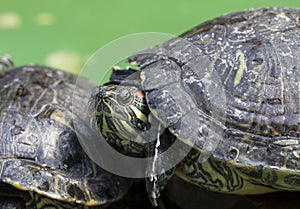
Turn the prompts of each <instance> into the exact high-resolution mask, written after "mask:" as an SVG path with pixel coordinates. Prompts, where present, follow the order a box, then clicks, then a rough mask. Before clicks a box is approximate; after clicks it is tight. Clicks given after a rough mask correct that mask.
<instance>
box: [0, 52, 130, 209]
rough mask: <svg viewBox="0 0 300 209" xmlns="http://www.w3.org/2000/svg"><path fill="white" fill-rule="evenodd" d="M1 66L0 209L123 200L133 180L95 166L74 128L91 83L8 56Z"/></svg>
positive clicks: (97, 205)
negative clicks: (18, 61)
mask: <svg viewBox="0 0 300 209" xmlns="http://www.w3.org/2000/svg"><path fill="white" fill-rule="evenodd" d="M0 64H1V70H0V101H1V104H0V142H1V143H0V185H1V186H0V208H3V209H11V208H22V209H23V208H28V209H39V208H57V209H67V208H72V209H73V208H82V209H83V208H85V209H88V208H91V209H93V208H94V209H97V208H103V207H102V206H104V205H108V204H110V203H112V202H114V201H117V200H118V199H120V198H122V197H123V195H124V194H125V193H126V192H127V191H128V189H129V187H130V185H131V180H130V179H128V178H124V177H120V176H117V175H113V174H111V173H109V172H107V171H105V170H103V169H102V168H101V167H99V166H98V165H97V164H95V163H94V162H93V161H92V160H91V159H90V158H89V157H88V155H87V154H86V152H85V151H84V149H83V148H82V147H81V145H80V141H79V139H78V138H79V135H78V134H77V133H76V130H75V128H74V123H75V122H76V121H77V123H81V122H80V117H81V112H84V111H85V109H84V105H82V104H83V102H84V101H88V100H89V95H90V92H89V91H88V88H87V86H88V85H89V81H88V80H87V79H85V78H81V77H77V76H75V75H73V74H70V73H67V72H64V71H60V70H57V69H54V68H51V67H46V66H43V65H23V66H19V67H14V66H13V62H12V61H11V59H10V58H9V57H8V56H2V57H1V58H0ZM83 84H84V85H83ZM75 86H76V91H75V90H74V89H75ZM82 124H83V125H84V123H82Z"/></svg>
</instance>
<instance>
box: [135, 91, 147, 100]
mask: <svg viewBox="0 0 300 209" xmlns="http://www.w3.org/2000/svg"><path fill="white" fill-rule="evenodd" d="M134 96H137V97H141V98H143V97H145V94H144V92H142V91H139V92H136V93H135V95H134Z"/></svg>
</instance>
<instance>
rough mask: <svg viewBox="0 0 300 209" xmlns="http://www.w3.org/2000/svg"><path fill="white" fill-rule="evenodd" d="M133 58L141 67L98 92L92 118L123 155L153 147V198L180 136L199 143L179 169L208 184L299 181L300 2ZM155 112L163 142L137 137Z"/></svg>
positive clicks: (231, 20) (209, 25)
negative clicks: (161, 129) (169, 152)
mask: <svg viewBox="0 0 300 209" xmlns="http://www.w3.org/2000/svg"><path fill="white" fill-rule="evenodd" d="M128 62H129V63H130V64H132V65H136V66H138V68H139V70H138V71H134V70H131V69H127V70H126V69H124V70H115V71H114V72H113V74H112V76H111V81H110V82H109V83H107V84H106V85H103V86H100V87H97V88H96V90H95V92H94V93H93V96H92V98H93V99H92V101H93V102H92V103H91V112H94V113H95V114H94V116H93V117H92V118H91V124H92V125H93V126H94V128H96V129H98V130H99V132H101V133H102V135H103V137H104V138H105V139H106V140H107V141H108V142H109V143H110V144H111V145H113V146H114V147H115V148H116V149H117V150H119V151H121V152H122V153H123V154H124V153H125V154H128V155H132V156H137V155H138V154H140V156H147V155H148V156H149V155H150V156H153V158H151V159H152V160H151V161H150V166H148V169H147V171H146V173H147V174H148V177H150V178H148V183H147V190H148V192H149V195H150V198H151V199H152V200H153V202H154V204H156V199H157V198H158V197H159V195H160V191H161V190H162V188H163V187H164V186H165V185H166V182H167V180H168V179H169V177H170V176H171V175H172V169H171V170H169V171H166V169H165V171H164V169H163V168H162V167H161V166H160V164H163V163H166V162H167V163H168V162H170V160H172V158H174V156H167V155H165V158H161V156H162V155H160V153H163V152H164V151H165V150H167V149H168V147H171V146H172V143H173V141H174V140H175V142H176V141H178V140H177V139H179V141H181V142H184V144H185V145H188V146H190V147H191V150H190V152H189V153H188V154H187V155H186V157H185V158H184V159H183V160H182V161H181V163H180V164H179V166H177V167H180V169H179V172H178V174H179V175H180V176H181V177H182V178H183V179H185V180H187V181H189V182H191V183H193V184H196V185H198V186H199V187H202V188H205V189H208V190H212V191H217V192H224V193H232V194H260V193H266V192H273V191H278V190H288V191H299V190H300V144H299V139H300V133H299V130H300V112H299V103H300V102H299V100H300V97H299V92H300V84H299V82H300V70H299V66H300V9H296V8H295V9H292V8H260V9H250V10H246V11H242V12H237V13H233V14H228V15H225V16H221V17H219V18H215V19H213V20H211V21H208V22H205V23H203V24H201V25H199V26H197V27H195V28H193V29H191V30H189V31H187V32H185V33H184V34H182V35H181V36H179V37H178V38H174V39H171V40H169V41H167V42H165V43H163V44H161V45H158V46H155V47H153V48H151V49H149V50H145V51H142V52H140V53H137V54H136V55H133V56H131V57H130V58H129V59H128ZM127 75H128V77H126V76H127ZM156 120H157V121H158V122H159V124H158V128H159V127H160V126H162V127H165V131H164V132H163V133H162V135H159V134H158V136H157V138H156V140H155V141H154V142H149V143H148V144H147V143H144V144H143V143H139V141H134V140H132V138H134V137H136V136H137V135H139V136H143V135H142V134H140V133H141V132H146V131H147V130H149V129H150V128H151V126H152V125H153V122H152V121H156ZM157 133H159V130H158V131H157ZM144 136H147V135H144ZM138 140H141V137H139V138H138ZM142 140H144V141H146V142H147V140H148V141H150V140H149V139H147V138H142ZM168 141H169V142H168ZM140 142H141V141H140ZM175 142H174V143H175ZM168 143H170V145H168ZM180 154H181V153H180V152H178V153H177V155H178V156H180ZM178 156H175V157H178ZM156 174H159V175H156Z"/></svg>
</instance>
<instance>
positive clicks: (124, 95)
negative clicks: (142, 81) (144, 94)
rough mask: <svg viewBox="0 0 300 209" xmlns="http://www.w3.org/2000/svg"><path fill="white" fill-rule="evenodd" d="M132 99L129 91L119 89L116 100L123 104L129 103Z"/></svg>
mask: <svg viewBox="0 0 300 209" xmlns="http://www.w3.org/2000/svg"><path fill="white" fill-rule="evenodd" d="M132 99H133V96H132V94H131V92H130V91H128V90H126V89H124V90H122V91H120V92H119V94H118V95H117V101H118V102H119V103H120V104H123V105H126V104H129V103H130V102H131V101H132Z"/></svg>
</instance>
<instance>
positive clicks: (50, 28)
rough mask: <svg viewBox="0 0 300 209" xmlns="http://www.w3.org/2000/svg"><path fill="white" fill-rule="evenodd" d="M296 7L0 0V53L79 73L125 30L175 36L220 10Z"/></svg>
mask: <svg viewBox="0 0 300 209" xmlns="http://www.w3.org/2000/svg"><path fill="white" fill-rule="evenodd" d="M266 6H284V7H300V1H299V0H216V1H213V0H210V1H209V0H206V1H202V0H189V1H188V0H152V1H145V0H144V1H143V0H139V1H138V0H111V1H104V0H86V1H83V0H24V1H22V0H0V43H1V47H0V54H7V53H8V54H10V55H11V56H12V57H13V59H14V61H15V63H16V65H21V64H26V63H40V64H46V65H50V66H53V67H58V68H61V69H64V70H68V71H72V72H75V73H76V72H78V71H79V70H80V69H81V68H82V66H83V64H84V62H85V61H86V60H87V59H88V57H89V56H91V55H92V54H93V53H94V52H96V50H98V49H99V48H101V47H102V46H104V45H105V44H107V43H109V42H111V41H113V40H115V39H117V38H119V37H122V36H125V35H129V34H134V33H141V32H163V33H169V34H174V35H179V34H180V33H182V32H184V31H185V30H187V29H190V28H191V27H193V26H195V25H197V24H199V23H201V22H203V21H205V20H208V19H211V18H213V17H217V16H220V15H222V14H224V13H229V12H234V11H238V10H243V9H246V8H251V7H266Z"/></svg>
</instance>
